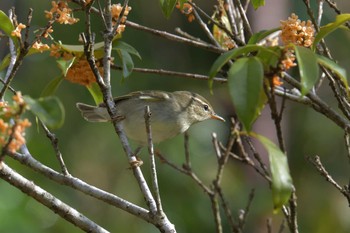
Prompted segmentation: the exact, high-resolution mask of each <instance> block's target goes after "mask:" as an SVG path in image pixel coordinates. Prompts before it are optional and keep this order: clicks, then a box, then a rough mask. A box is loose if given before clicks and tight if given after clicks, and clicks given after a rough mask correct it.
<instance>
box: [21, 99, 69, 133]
mask: <svg viewBox="0 0 350 233" xmlns="http://www.w3.org/2000/svg"><path fill="white" fill-rule="evenodd" d="M23 98H24V100H25V102H26V103H27V104H28V106H29V109H30V111H31V112H33V113H34V115H36V116H37V117H38V118H39V119H40V120H41V121H42V122H44V124H45V125H47V126H48V127H50V128H52V129H57V128H59V127H61V126H62V125H63V123H64V117H65V111H64V107H63V105H62V103H61V101H60V100H59V99H58V98H57V97H56V96H47V97H41V98H39V99H33V98H31V97H29V96H24V97H23Z"/></svg>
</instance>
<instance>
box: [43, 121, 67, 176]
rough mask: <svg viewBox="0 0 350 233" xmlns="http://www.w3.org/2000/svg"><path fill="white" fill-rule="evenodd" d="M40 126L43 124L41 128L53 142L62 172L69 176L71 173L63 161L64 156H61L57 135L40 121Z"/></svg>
mask: <svg viewBox="0 0 350 233" xmlns="http://www.w3.org/2000/svg"><path fill="white" fill-rule="evenodd" d="M39 122H40V124H41V127H42V128H43V129H44V131H45V133H46V136H47V137H48V138H49V139H50V141H51V145H52V147H53V149H54V151H55V154H56V157H57V160H58V162H59V164H60V166H61V170H62V173H63V174H64V175H65V176H69V175H70V174H69V172H68V169H67V166H66V164H65V163H64V160H63V157H62V154H61V151H60V149H59V148H58V138H57V137H56V135H55V134H54V133H51V132H50V130H49V129H48V128H47V127H46V125H45V124H44V123H43V122H42V121H41V120H39Z"/></svg>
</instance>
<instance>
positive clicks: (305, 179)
mask: <svg viewBox="0 0 350 233" xmlns="http://www.w3.org/2000/svg"><path fill="white" fill-rule="evenodd" d="M196 4H197V5H199V6H200V7H201V8H203V9H204V10H206V11H207V12H211V7H212V2H208V1H203V0H202V1H200V0H198V1H196ZM338 4H339V8H340V9H342V11H343V12H347V11H349V9H350V3H348V2H345V1H343V2H341V1H339V3H338ZM5 5H6V3H4V2H1V3H0V9H1V10H3V11H4V12H7V9H8V8H7V7H8V6H5ZM14 6H15V7H16V13H17V15H18V17H19V19H18V20H19V21H20V22H21V21H25V17H26V14H27V10H28V8H29V7H32V8H33V9H34V17H33V22H32V25H33V27H35V26H36V25H44V24H45V20H46V19H45V18H44V15H43V11H44V10H46V9H48V8H50V3H49V2H39V1H29V0H26V1H23V0H18V1H16V2H15V5H14ZM130 6H132V8H133V9H132V12H131V13H130V14H129V16H128V19H129V20H131V21H134V22H138V23H140V24H143V25H146V26H149V27H152V28H156V29H159V30H165V31H170V32H173V30H174V28H175V27H180V28H181V29H182V30H184V31H187V32H190V33H191V34H192V35H196V36H198V37H201V38H203V37H204V35H203V32H202V31H200V30H199V27H198V25H197V24H196V22H192V23H188V22H187V20H186V18H185V17H184V16H183V15H181V14H180V13H179V12H177V11H175V12H174V13H173V14H172V15H171V17H170V18H169V19H168V20H166V19H165V18H164V16H163V15H162V13H161V10H160V6H159V3H158V2H157V1H131V2H130ZM249 12H250V14H249V16H250V17H252V19H253V20H252V22H253V28H254V31H258V30H261V29H267V28H272V27H277V26H279V21H280V20H282V19H285V18H287V17H288V16H289V15H290V14H291V13H292V12H295V13H297V14H298V15H299V17H300V18H302V19H306V12H305V8H304V7H303V4H301V3H299V1H277V3H273V1H269V0H267V1H266V5H265V6H263V7H261V8H259V9H258V10H257V11H254V10H253V9H250V11H249ZM274 12H276V14H274ZM77 16H79V14H78V15H77ZM325 16H326V17H325V18H324V24H325V23H327V20H329V21H331V20H333V19H334V13H333V12H332V11H330V10H329V12H326V14H325ZM94 22H96V23H94V25H93V28H94V29H95V31H96V32H98V31H99V29H100V28H102V25H100V24H99V22H100V21H97V20H96V21H94ZM83 27H84V25H83V22H82V21H81V22H79V23H78V24H76V25H73V26H62V25H56V28H55V31H54V33H53V37H54V38H55V39H56V40H62V41H64V43H66V44H75V43H76V41H77V38H78V34H79V33H80V32H81V31H82V28H83ZM97 35H99V34H98V33H97ZM100 39H101V38H98V39H97V41H99V40H100ZM326 40H327V42H328V44H329V46H330V49H331V50H332V52H333V55H334V57H335V58H336V60H338V61H339V64H340V65H342V66H343V67H344V68H346V69H347V71H348V73H349V71H350V67H349V65H348V64H349V55H348V54H350V47H349V46H347V42H348V41H349V32H347V31H343V30H338V31H336V32H335V33H334V34H332V35H331V36H330V37H328V38H327V39H326ZM123 41H126V42H128V43H129V44H130V45H132V46H133V47H134V48H136V49H137V50H138V52H139V53H140V55H141V56H142V60H139V59H137V58H134V62H135V67H150V68H157V69H169V70H176V71H186V72H193V73H200V74H208V73H209V69H210V67H211V65H212V63H213V62H214V60H215V59H216V58H217V56H218V55H217V54H214V53H211V52H208V51H203V50H201V49H198V48H194V47H189V46H187V45H184V44H180V43H175V42H171V41H167V40H165V39H163V38H159V37H156V36H153V35H150V34H147V33H145V32H142V31H137V30H135V29H131V28H127V29H126V31H125V32H124V34H123ZM1 46H3V47H2V48H1V50H0V55H1V56H3V55H5V54H6V52H5V51H6V50H5V49H4V48H5V47H6V45H3V44H1ZM117 62H118V61H117ZM59 74H60V70H59V69H58V67H57V65H56V63H55V60H54V59H53V58H52V57H49V55H48V54H47V53H46V54H37V55H33V56H30V57H28V58H27V59H25V61H24V64H23V66H22V67H21V68H20V70H19V72H18V74H17V77H16V79H15V81H14V82H13V83H12V85H13V87H14V88H15V89H17V90H21V91H22V93H24V94H26V95H30V96H32V97H39V94H40V93H41V91H42V90H43V88H44V87H45V86H46V84H47V83H48V81H49V80H52V79H53V78H55V77H57V76H58V75H59ZM112 77H113V78H112V86H113V94H114V95H116V96H117V95H122V94H126V93H128V92H130V91H135V90H147V89H160V90H166V91H173V90H189V91H194V92H198V93H200V94H202V95H203V96H205V97H206V98H208V100H209V101H210V102H211V103H212V105H213V106H214V107H215V109H216V111H217V112H218V113H220V115H222V116H224V117H225V118H226V119H229V118H230V117H231V116H233V115H234V109H233V106H232V103H231V101H230V97H229V94H228V91H227V87H226V84H218V83H215V85H214V95H210V92H209V88H208V84H207V82H206V81H200V80H192V79H185V78H176V77H169V76H162V75H150V74H141V73H137V72H133V73H132V75H131V76H130V77H128V78H126V79H125V80H122V79H121V72H119V71H112ZM322 95H323V96H324V97H325V99H327V100H328V99H329V100H331V99H332V98H328V97H331V96H330V93H328V92H327V91H324V92H323V93H322ZM57 96H58V97H59V98H60V99H61V101H62V103H63V104H64V107H65V109H66V120H65V123H64V125H63V126H62V128H60V129H58V130H55V134H56V135H57V137H58V138H59V142H60V149H61V152H62V154H63V157H64V159H65V161H66V164H67V166H68V169H69V171H70V172H71V173H72V174H73V175H75V176H77V177H79V178H81V179H82V180H85V181H87V182H89V183H91V184H93V185H96V186H97V187H100V188H102V189H104V190H107V191H110V192H112V193H116V194H118V195H120V196H121V197H125V198H127V199H128V200H131V201H133V202H135V203H139V204H142V203H143V198H142V196H140V194H139V191H138V187H137V185H136V182H135V181H134V179H133V177H132V176H131V175H130V174H131V172H130V170H129V169H128V163H127V161H126V158H125V156H123V154H122V149H121V146H120V144H119V142H118V139H117V137H116V135H115V133H114V132H113V130H112V128H111V127H110V125H109V124H91V123H87V122H85V121H83V120H82V118H81V116H80V114H79V113H78V111H77V110H76V109H75V103H76V102H85V103H93V99H92V98H91V96H90V94H89V93H88V91H87V90H86V89H85V88H84V87H82V86H78V85H75V84H72V83H69V82H67V81H64V82H63V83H62V86H61V87H60V88H59V89H58V91H57ZM331 104H335V103H331ZM286 113H287V114H285V116H284V119H283V128H284V130H285V132H286V136H287V140H286V145H287V152H288V158H289V165H290V170H291V174H292V177H293V181H294V185H295V186H296V187H297V190H298V191H297V194H298V216H299V218H298V221H299V227H300V232H320V233H322V232H331V231H334V230H336V232H349V231H350V223H349V221H348V217H349V216H350V210H349V207H348V204H347V201H346V200H345V199H344V198H343V197H342V196H341V194H340V193H339V192H338V191H337V190H335V189H334V188H333V187H331V185H329V184H328V183H326V182H325V181H324V180H323V178H322V177H320V176H319V175H318V173H317V172H316V171H315V169H314V168H313V167H312V166H311V165H310V163H308V162H307V161H306V159H305V157H306V156H310V155H319V156H320V157H321V159H322V161H323V163H324V165H325V166H326V167H327V169H328V170H329V172H331V173H332V175H333V177H334V178H335V179H336V180H337V181H338V182H339V183H341V184H346V183H348V181H349V172H348V171H349V161H348V159H347V157H346V156H345V155H346V147H345V145H344V140H343V133H342V130H341V129H339V128H338V126H336V125H335V124H334V123H332V122H329V121H328V120H327V119H326V118H324V117H323V116H321V115H320V114H318V113H316V112H314V111H313V110H312V109H308V108H306V107H305V106H300V105H297V104H295V103H290V102H289V103H288V105H287V107H286ZM269 116H270V113H269V110H268V109H265V110H264V111H263V113H262V117H260V118H259V119H258V122H257V123H256V124H255V125H254V130H255V131H256V132H258V133H260V134H262V135H265V136H267V137H269V138H272V139H274V140H275V138H274V137H275V136H274V130H273V122H272V121H271V119H270V117H269ZM28 117H30V118H31V119H32V122H35V119H34V118H33V117H32V116H31V115H28ZM228 130H229V122H228V123H226V125H224V124H221V123H218V122H212V121H207V122H203V123H200V124H198V125H195V126H193V127H192V128H191V129H190V131H189V134H190V151H191V159H192V165H193V169H194V170H195V171H197V172H198V174H200V176H201V178H203V180H205V181H207V182H210V181H211V178H212V176H213V174H215V171H214V170H213V169H212V164H213V163H215V161H216V159H215V156H214V151H213V148H212V144H211V133H212V132H213V131H214V132H217V134H218V137H219V138H220V139H225V138H227V135H228ZM38 131H39V132H38ZM40 131H41V129H37V128H36V127H35V125H34V126H32V127H31V130H30V131H29V132H28V134H27V140H28V147H29V148H30V150H31V152H32V154H33V155H35V157H36V158H37V159H38V160H40V161H42V162H43V163H44V164H46V165H48V166H50V167H53V168H55V169H57V170H58V169H59V165H58V162H57V160H56V159H55V155H54V152H53V150H52V148H51V145H50V142H49V141H48V140H47V138H46V137H45V135H44V134H43V133H42V132H40ZM182 144H183V136H177V137H176V138H174V139H171V140H169V141H166V142H163V143H161V144H160V145H157V146H156V148H157V150H160V151H161V152H162V153H163V154H165V155H166V156H167V157H168V158H170V159H171V160H172V161H174V162H176V163H178V164H181V163H182V162H183V161H184V155H183V154H184V149H183V146H182ZM134 146H135V145H134ZM146 154H147V153H146V150H143V151H142V155H141V157H142V156H147V155H146ZM265 159H266V161H267V158H265ZM143 160H144V162H145V165H144V166H147V162H148V160H147V159H143ZM6 162H7V163H8V164H10V165H11V166H12V167H14V168H15V169H17V170H18V171H21V174H24V175H25V176H27V177H29V178H30V179H32V180H33V181H34V182H35V183H37V184H39V185H41V184H45V186H46V187H48V188H47V189H48V190H49V191H50V192H52V193H54V194H56V195H58V196H60V197H61V199H62V200H64V201H66V202H68V203H72V205H73V207H75V208H77V209H78V210H80V211H81V212H82V213H84V214H85V215H87V217H90V218H92V219H93V220H95V221H96V222H97V223H98V224H100V225H102V226H105V227H106V228H107V229H108V230H109V231H111V232H156V229H155V228H154V227H153V226H151V225H149V224H147V223H145V222H143V221H141V220H137V219H136V220H135V218H134V217H133V216H131V215H129V214H128V213H125V212H123V211H120V210H118V209H116V208H113V207H111V206H108V205H106V204H104V203H102V202H99V201H96V200H94V199H92V198H89V197H87V196H85V195H82V194H80V193H76V192H73V191H72V190H70V189H68V188H65V187H62V186H58V185H56V184H55V183H52V182H50V181H48V180H47V179H45V178H42V177H39V176H38V175H37V174H35V173H33V172H32V171H29V170H26V168H25V167H23V166H21V165H20V164H18V163H17V162H15V161H12V160H11V159H6ZM158 164H159V166H158V169H159V170H158V174H159V182H160V188H161V194H163V195H162V198H163V205H164V208H165V211H166V212H167V213H168V217H169V218H170V219H171V220H172V222H173V223H174V224H175V225H176V226H177V230H178V232H214V230H215V229H214V224H213V218H212V215H211V210H210V208H211V207H210V203H209V202H208V198H207V196H206V195H204V194H203V193H202V191H201V190H200V189H199V188H198V187H197V186H195V185H193V181H192V180H190V179H188V177H186V176H184V175H182V174H179V173H177V172H176V171H175V170H172V169H170V168H169V167H168V166H166V165H162V163H161V162H160V161H158ZM228 167H229V168H228V169H226V172H225V174H224V180H223V185H224V186H225V187H229V188H226V190H225V191H226V192H227V193H226V196H227V198H228V200H229V203H230V205H231V206H232V209H233V210H238V209H241V208H244V207H245V205H246V202H247V200H248V194H249V192H250V189H251V188H255V198H254V200H253V204H252V208H251V210H250V212H249V216H248V220H247V221H248V224H247V226H246V232H265V231H266V230H265V229H266V221H267V219H268V218H272V225H273V232H277V231H278V228H279V226H280V223H281V221H282V218H283V216H282V215H281V213H279V214H276V215H273V213H272V211H273V208H272V200H271V191H270V189H269V188H268V187H267V185H266V183H265V182H264V180H263V179H262V178H261V177H260V176H258V175H257V174H256V173H254V171H253V170H252V169H251V168H249V167H246V166H241V164H239V163H237V162H229V165H228ZM145 172H146V174H145V176H146V177H149V174H147V169H146V170H145ZM0 190H1V191H0V232H28V233H30V232H43V233H44V232H81V230H79V229H77V228H75V227H74V226H73V225H71V224H67V222H66V221H65V220H62V219H61V218H59V217H58V216H57V215H55V214H54V213H52V212H51V211H50V210H48V209H46V208H45V207H43V206H41V205H40V204H38V203H37V202H35V201H34V200H32V199H31V198H28V197H27V196H25V195H23V194H22V193H20V191H18V190H16V189H15V188H13V187H12V186H10V185H8V184H7V183H5V182H2V181H1V182H0ZM237 214H238V213H234V215H236V216H237ZM19 223H20V224H19ZM199 223H200V224H199ZM226 227H227V226H226Z"/></svg>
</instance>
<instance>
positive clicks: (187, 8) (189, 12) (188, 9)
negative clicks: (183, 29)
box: [176, 0, 196, 23]
mask: <svg viewBox="0 0 350 233" xmlns="http://www.w3.org/2000/svg"><path fill="white" fill-rule="evenodd" d="M189 2H191V0H190V1H189ZM176 8H177V9H179V10H180V12H181V13H182V14H184V15H186V16H187V20H188V22H190V23H191V22H192V21H193V20H195V19H196V17H195V16H194V14H193V7H192V6H191V4H189V3H187V2H186V3H184V4H183V6H182V8H181V5H180V3H179V2H177V4H176Z"/></svg>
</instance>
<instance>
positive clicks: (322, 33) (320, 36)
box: [311, 14, 350, 50]
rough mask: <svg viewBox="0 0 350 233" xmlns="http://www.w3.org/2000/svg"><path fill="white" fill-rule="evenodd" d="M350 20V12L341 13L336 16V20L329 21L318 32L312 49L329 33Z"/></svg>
mask: <svg viewBox="0 0 350 233" xmlns="http://www.w3.org/2000/svg"><path fill="white" fill-rule="evenodd" d="M348 20H350V14H340V15H337V17H336V18H335V21H334V22H332V23H329V24H327V25H325V26H323V27H321V28H320V31H319V32H318V33H317V35H316V37H315V40H314V43H313V44H312V47H311V48H312V50H315V48H316V45H317V44H318V43H319V42H320V41H321V40H322V39H323V38H325V37H326V36H327V35H328V34H329V33H331V32H333V31H334V30H335V29H337V28H339V27H342V25H343V24H344V23H345V22H346V21H348Z"/></svg>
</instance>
